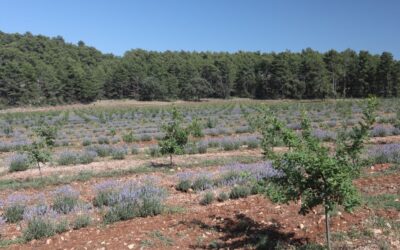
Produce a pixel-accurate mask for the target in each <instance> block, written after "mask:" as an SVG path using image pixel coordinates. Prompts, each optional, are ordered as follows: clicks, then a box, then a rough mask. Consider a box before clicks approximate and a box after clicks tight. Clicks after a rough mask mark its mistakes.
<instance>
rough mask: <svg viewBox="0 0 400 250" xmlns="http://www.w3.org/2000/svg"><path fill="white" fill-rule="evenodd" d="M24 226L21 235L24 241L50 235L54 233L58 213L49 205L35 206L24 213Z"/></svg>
mask: <svg viewBox="0 0 400 250" xmlns="http://www.w3.org/2000/svg"><path fill="white" fill-rule="evenodd" d="M24 221H25V222H26V228H25V230H24V231H23V237H24V239H25V240H26V241H30V240H33V239H41V238H44V237H50V236H52V235H54V234H55V233H56V229H57V224H58V221H59V214H58V213H57V212H56V211H54V210H53V209H51V208H50V207H49V206H45V205H42V206H36V207H31V208H29V209H27V210H26V211H25V213H24Z"/></svg>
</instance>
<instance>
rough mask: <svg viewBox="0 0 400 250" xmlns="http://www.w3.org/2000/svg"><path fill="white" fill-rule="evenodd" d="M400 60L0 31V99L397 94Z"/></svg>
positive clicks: (12, 102)
mask: <svg viewBox="0 0 400 250" xmlns="http://www.w3.org/2000/svg"><path fill="white" fill-rule="evenodd" d="M399 93H400V62H399V61H397V60H395V59H394V58H393V55H392V54H391V53H390V52H383V53H382V54H380V55H376V54H371V53H370V52H368V51H359V52H356V51H354V50H351V49H347V50H344V51H341V52H339V51H336V50H330V51H327V52H325V53H320V52H318V51H315V50H313V49H311V48H306V49H304V50H302V51H301V52H299V53H294V52H290V51H285V52H280V53H261V52H243V51H239V52H236V53H227V52H186V51H165V52H156V51H146V50H141V49H134V50H130V51H127V52H126V53H125V54H124V55H123V56H122V57H118V56H114V55H112V54H104V53H102V52H100V51H99V50H97V49H96V48H93V47H90V46H87V45H85V43H84V42H82V41H80V42H78V44H76V45H75V44H71V43H67V42H65V41H64V39H63V38H62V37H60V36H58V37H54V38H49V37H45V36H42V35H32V34H31V33H29V32H28V33H25V34H23V35H22V34H7V33H3V32H0V106H17V105H56V104H64V103H76V102H83V103H86V102H92V101H95V100H99V99H123V98H132V99H138V100H174V99H184V100H199V99H200V98H206V97H213V98H229V97H232V96H237V97H249V98H258V99H277V98H294V99H303V98H304V99H314V98H328V97H343V98H347V97H366V96H368V95H370V94H374V95H377V96H381V97H398V96H399Z"/></svg>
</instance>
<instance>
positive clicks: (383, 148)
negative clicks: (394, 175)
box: [367, 143, 400, 163]
mask: <svg viewBox="0 0 400 250" xmlns="http://www.w3.org/2000/svg"><path fill="white" fill-rule="evenodd" d="M367 153H368V157H369V158H370V159H372V161H373V163H400V144H398V143H392V144H384V145H376V146H373V147H371V148H370V149H369V150H368V152H367Z"/></svg>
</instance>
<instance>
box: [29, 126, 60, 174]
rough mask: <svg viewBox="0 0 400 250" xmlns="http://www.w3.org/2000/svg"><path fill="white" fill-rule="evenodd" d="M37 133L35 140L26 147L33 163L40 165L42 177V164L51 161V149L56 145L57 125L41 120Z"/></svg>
mask: <svg viewBox="0 0 400 250" xmlns="http://www.w3.org/2000/svg"><path fill="white" fill-rule="evenodd" d="M35 134H36V139H35V141H34V142H33V143H32V144H31V145H29V146H28V147H27V148H26V151H27V153H28V155H29V156H30V159H31V161H32V163H33V164H36V166H37V167H38V169H39V173H40V177H42V170H41V165H43V164H45V163H47V162H49V161H51V151H52V148H53V146H54V145H55V138H56V136H57V127H55V126H49V125H47V124H45V123H43V122H41V124H40V126H39V127H38V128H36V129H35Z"/></svg>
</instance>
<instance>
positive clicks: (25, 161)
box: [8, 153, 31, 172]
mask: <svg viewBox="0 0 400 250" xmlns="http://www.w3.org/2000/svg"><path fill="white" fill-rule="evenodd" d="M30 165H31V161H30V159H29V156H28V155H27V154H19V153H18V154H15V155H13V156H12V157H11V159H10V165H9V167H8V170H9V171H10V172H17V171H25V170H27V169H28V168H29V166H30Z"/></svg>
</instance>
